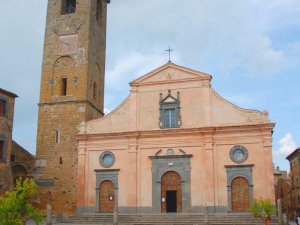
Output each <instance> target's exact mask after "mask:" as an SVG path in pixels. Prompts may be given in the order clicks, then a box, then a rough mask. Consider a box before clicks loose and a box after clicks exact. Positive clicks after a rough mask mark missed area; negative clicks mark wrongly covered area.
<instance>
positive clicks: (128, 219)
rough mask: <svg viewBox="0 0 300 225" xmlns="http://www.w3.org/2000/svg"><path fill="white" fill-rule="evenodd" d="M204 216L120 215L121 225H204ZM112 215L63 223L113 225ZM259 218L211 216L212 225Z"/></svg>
mask: <svg viewBox="0 0 300 225" xmlns="http://www.w3.org/2000/svg"><path fill="white" fill-rule="evenodd" d="M204 219H205V217H204V215H203V214H174V215H170V214H143V215H140V214H139V215H137V214H129V215H122V214H121V215H119V216H118V220H119V225H158V224H159V225H171V224H173V225H204V224H205V222H204ZM112 220H113V216H112V214H110V215H109V214H104V215H102V214H95V215H83V216H78V217H74V218H68V219H67V218H65V219H64V220H63V221H62V222H70V221H72V222H74V223H77V224H83V223H84V224H99V225H111V224H112ZM262 223H263V222H262V220H261V219H259V218H254V217H253V216H251V215H250V214H224V215H220V214H211V215H209V224H210V225H227V224H228V225H261V224H262ZM271 224H272V225H275V224H277V218H275V217H274V218H272V223H271Z"/></svg>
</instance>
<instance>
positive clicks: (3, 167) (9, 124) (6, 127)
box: [0, 88, 17, 195]
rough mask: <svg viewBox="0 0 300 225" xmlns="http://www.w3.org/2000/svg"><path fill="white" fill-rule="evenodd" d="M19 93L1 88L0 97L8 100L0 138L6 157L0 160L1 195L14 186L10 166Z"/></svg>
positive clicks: (0, 117)
mask: <svg viewBox="0 0 300 225" xmlns="http://www.w3.org/2000/svg"><path fill="white" fill-rule="evenodd" d="M16 97H17V95H15V94H14V93H11V92H8V91H5V90H3V89H1V88H0V99H1V100H4V101H6V107H5V108H6V110H5V111H6V112H5V114H4V115H0V140H1V141H3V142H4V148H3V149H4V154H5V155H4V157H3V159H2V160H0V195H1V194H4V193H5V192H6V191H8V190H10V189H11V188H12V187H13V182H12V174H11V167H10V155H11V149H12V130H13V117H14V104H15V98H16Z"/></svg>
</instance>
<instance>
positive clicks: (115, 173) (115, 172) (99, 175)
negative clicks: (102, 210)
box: [94, 169, 120, 212]
mask: <svg viewBox="0 0 300 225" xmlns="http://www.w3.org/2000/svg"><path fill="white" fill-rule="evenodd" d="M94 171H95V175H96V187H95V191H96V204H95V207H94V211H95V212H96V211H99V204H100V203H99V192H100V190H99V189H100V184H101V183H102V182H103V181H105V180H109V181H111V182H112V183H113V185H114V201H115V207H118V189H119V183H118V177H119V171H120V170H119V169H112V170H94Z"/></svg>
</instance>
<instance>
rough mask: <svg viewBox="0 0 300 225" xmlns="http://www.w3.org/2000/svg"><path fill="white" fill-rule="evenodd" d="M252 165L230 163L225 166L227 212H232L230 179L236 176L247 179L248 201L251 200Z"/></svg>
mask: <svg viewBox="0 0 300 225" xmlns="http://www.w3.org/2000/svg"><path fill="white" fill-rule="evenodd" d="M253 166H254V164H250V165H232V166H225V168H226V172H227V202H228V205H227V212H232V203H231V198H232V186H231V184H232V181H233V180H234V179H235V178H237V177H243V178H245V179H246V180H247V181H248V184H249V201H250V203H251V202H252V201H253V199H254V197H253V187H254V185H253Z"/></svg>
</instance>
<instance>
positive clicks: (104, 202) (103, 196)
mask: <svg viewBox="0 0 300 225" xmlns="http://www.w3.org/2000/svg"><path fill="white" fill-rule="evenodd" d="M114 206H115V196H114V184H113V183H112V182H111V181H110V180H105V181H103V182H102V183H101V184H100V190H99V211H100V212H104V213H108V212H113V211H114Z"/></svg>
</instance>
